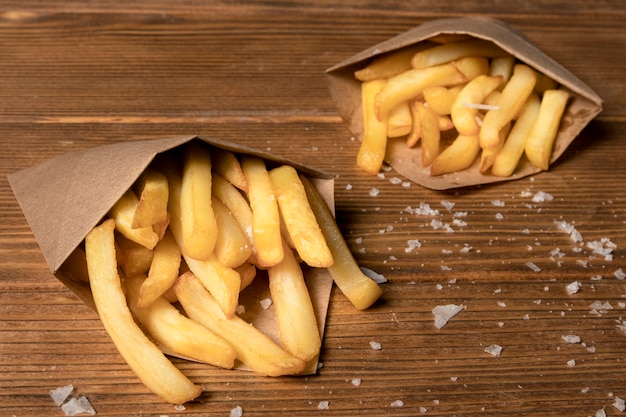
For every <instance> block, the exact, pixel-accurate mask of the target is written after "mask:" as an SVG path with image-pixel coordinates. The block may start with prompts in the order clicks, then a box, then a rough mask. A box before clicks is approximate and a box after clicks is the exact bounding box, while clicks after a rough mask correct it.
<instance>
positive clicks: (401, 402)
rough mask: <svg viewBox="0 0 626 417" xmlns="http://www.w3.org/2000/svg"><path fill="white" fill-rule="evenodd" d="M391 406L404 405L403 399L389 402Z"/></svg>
mask: <svg viewBox="0 0 626 417" xmlns="http://www.w3.org/2000/svg"><path fill="white" fill-rule="evenodd" d="M391 406H392V407H404V401H402V400H395V401H394V402H392V403H391Z"/></svg>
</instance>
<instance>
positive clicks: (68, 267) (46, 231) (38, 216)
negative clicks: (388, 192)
mask: <svg viewBox="0 0 626 417" xmlns="http://www.w3.org/2000/svg"><path fill="white" fill-rule="evenodd" d="M192 140H199V141H203V142H205V143H207V144H209V145H212V146H215V147H219V148H222V149H226V150H230V151H233V152H235V153H238V154H248V155H255V156H259V157H262V158H263V159H265V160H266V162H267V164H268V168H269V167H271V166H272V164H289V165H292V166H293V167H295V168H296V169H298V170H299V171H300V172H301V173H303V174H305V175H307V176H308V177H310V178H311V180H312V182H313V183H314V184H315V185H316V186H317V188H318V189H319V190H320V193H321V195H322V197H324V199H325V200H326V202H327V203H328V205H329V207H331V209H333V210H334V196H333V184H334V181H333V179H332V177H331V176H330V175H329V174H326V173H323V172H320V171H316V170H313V169H311V168H308V167H306V166H304V165H300V164H298V163H296V162H294V161H290V160H288V159H284V158H279V157H276V156H273V155H271V154H268V153H265V152H262V151H259V150H256V149H253V148H249V147H245V146H240V145H236V144H233V143H230V142H225V141H221V140H218V139H212V138H211V139H210V138H202V137H197V136H181V137H174V138H165V139H156V140H144V141H131V142H120V143H116V144H112V145H106V146H101V147H96V148H91V149H87V150H85V151H81V152H75V153H69V154H66V155H62V156H60V157H57V158H55V159H51V160H48V161H46V162H44V163H42V164H40V165H36V166H33V167H30V168H26V169H23V170H21V171H18V172H15V173H13V174H10V175H9V176H8V179H9V183H10V185H11V188H12V189H13V192H14V194H15V196H16V198H17V201H18V203H19V205H20V207H21V208H22V211H23V213H24V216H25V217H26V220H27V221H28V223H29V225H30V227H31V230H32V231H33V234H34V235H35V238H36V240H37V243H38V244H39V247H40V248H41V251H42V253H43V256H44V258H45V260H46V263H47V264H48V267H49V268H50V270H51V271H52V273H53V274H54V275H55V276H56V277H57V278H58V279H59V280H60V281H61V282H63V283H64V284H65V285H66V286H67V287H68V288H69V289H70V290H71V291H72V292H73V293H74V294H75V295H76V296H77V297H78V298H80V299H81V300H82V301H83V302H84V303H85V304H86V305H87V306H89V307H90V308H91V309H92V310H94V311H95V310H96V308H95V304H94V301H93V297H92V295H91V290H90V288H89V284H88V277H87V265H86V260H85V255H84V250H83V249H82V242H83V240H84V238H85V236H86V235H87V233H88V232H89V231H90V230H91V229H92V228H93V227H94V226H96V225H97V224H98V223H99V222H100V221H101V220H102V219H103V218H104V216H106V214H107V213H108V211H109V209H110V208H111V207H112V206H113V204H115V202H116V201H117V200H118V199H119V198H120V197H121V196H122V194H123V193H124V192H126V190H128V189H129V188H130V187H131V186H132V185H133V183H134V182H135V181H136V180H137V178H138V177H139V175H140V174H141V173H142V172H143V171H144V170H145V169H146V167H147V166H148V165H150V163H151V162H152V160H153V159H154V158H155V157H156V156H157V155H159V154H162V153H165V152H167V151H170V150H174V149H175V148H177V147H179V146H181V145H183V144H185V143H187V142H189V141H192ZM304 271H305V279H306V281H307V285H308V288H309V292H310V295H311V299H312V301H313V306H314V309H315V312H316V315H317V319H318V326H319V330H320V335H323V332H324V326H325V322H326V313H327V311H328V303H329V300H330V291H331V288H332V284H333V281H332V277H331V276H330V274H329V273H328V272H327V271H326V270H325V269H312V268H306V269H304ZM259 281H262V279H261V280H259ZM265 284H267V282H265ZM266 286H267V285H266ZM268 296H269V292H268V291H267V288H265V289H264V288H263V287H262V282H261V283H260V284H257V285H253V286H251V287H250V288H246V289H245V290H244V291H243V292H242V302H245V306H246V310H247V311H248V313H247V314H246V316H245V318H246V319H248V320H250V321H251V322H252V324H253V325H255V326H256V327H258V328H259V329H262V330H264V331H265V332H267V334H268V335H269V336H270V337H272V338H273V339H274V340H275V341H278V332H277V327H276V324H275V313H274V310H273V308H271V307H270V308H268V309H261V308H257V307H256V306H257V305H259V301H260V300H262V299H264V298H267V297H268ZM251 312H254V313H255V314H251ZM316 370H317V358H316V359H315V360H313V361H312V362H311V363H310V364H309V367H308V368H307V369H306V371H305V373H309V374H312V373H315V372H316Z"/></svg>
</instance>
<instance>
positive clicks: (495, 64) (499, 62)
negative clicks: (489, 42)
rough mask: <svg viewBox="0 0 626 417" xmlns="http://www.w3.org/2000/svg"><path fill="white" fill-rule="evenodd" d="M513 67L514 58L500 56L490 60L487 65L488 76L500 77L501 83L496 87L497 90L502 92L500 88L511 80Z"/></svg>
mask: <svg viewBox="0 0 626 417" xmlns="http://www.w3.org/2000/svg"><path fill="white" fill-rule="evenodd" d="M514 65H515V57H513V56H500V57H495V58H493V59H492V60H491V63H490V65H489V76H491V77H497V76H501V77H502V83H501V84H500V85H499V86H498V90H502V87H504V85H506V83H508V82H509V80H510V79H511V75H512V74H513V66H514Z"/></svg>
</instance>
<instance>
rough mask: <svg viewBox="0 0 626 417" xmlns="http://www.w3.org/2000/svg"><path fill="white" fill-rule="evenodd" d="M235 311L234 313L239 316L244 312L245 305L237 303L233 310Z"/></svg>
mask: <svg viewBox="0 0 626 417" xmlns="http://www.w3.org/2000/svg"><path fill="white" fill-rule="evenodd" d="M235 313H236V314H237V315H239V316H241V315H242V314H246V307H245V306H243V305H241V304H239V305H238V306H237V309H236V310H235Z"/></svg>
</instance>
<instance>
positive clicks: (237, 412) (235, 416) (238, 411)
mask: <svg viewBox="0 0 626 417" xmlns="http://www.w3.org/2000/svg"><path fill="white" fill-rule="evenodd" d="M241 416H243V409H242V408H241V406H239V405H238V406H237V407H235V408H233V409H231V410H230V417H241Z"/></svg>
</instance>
